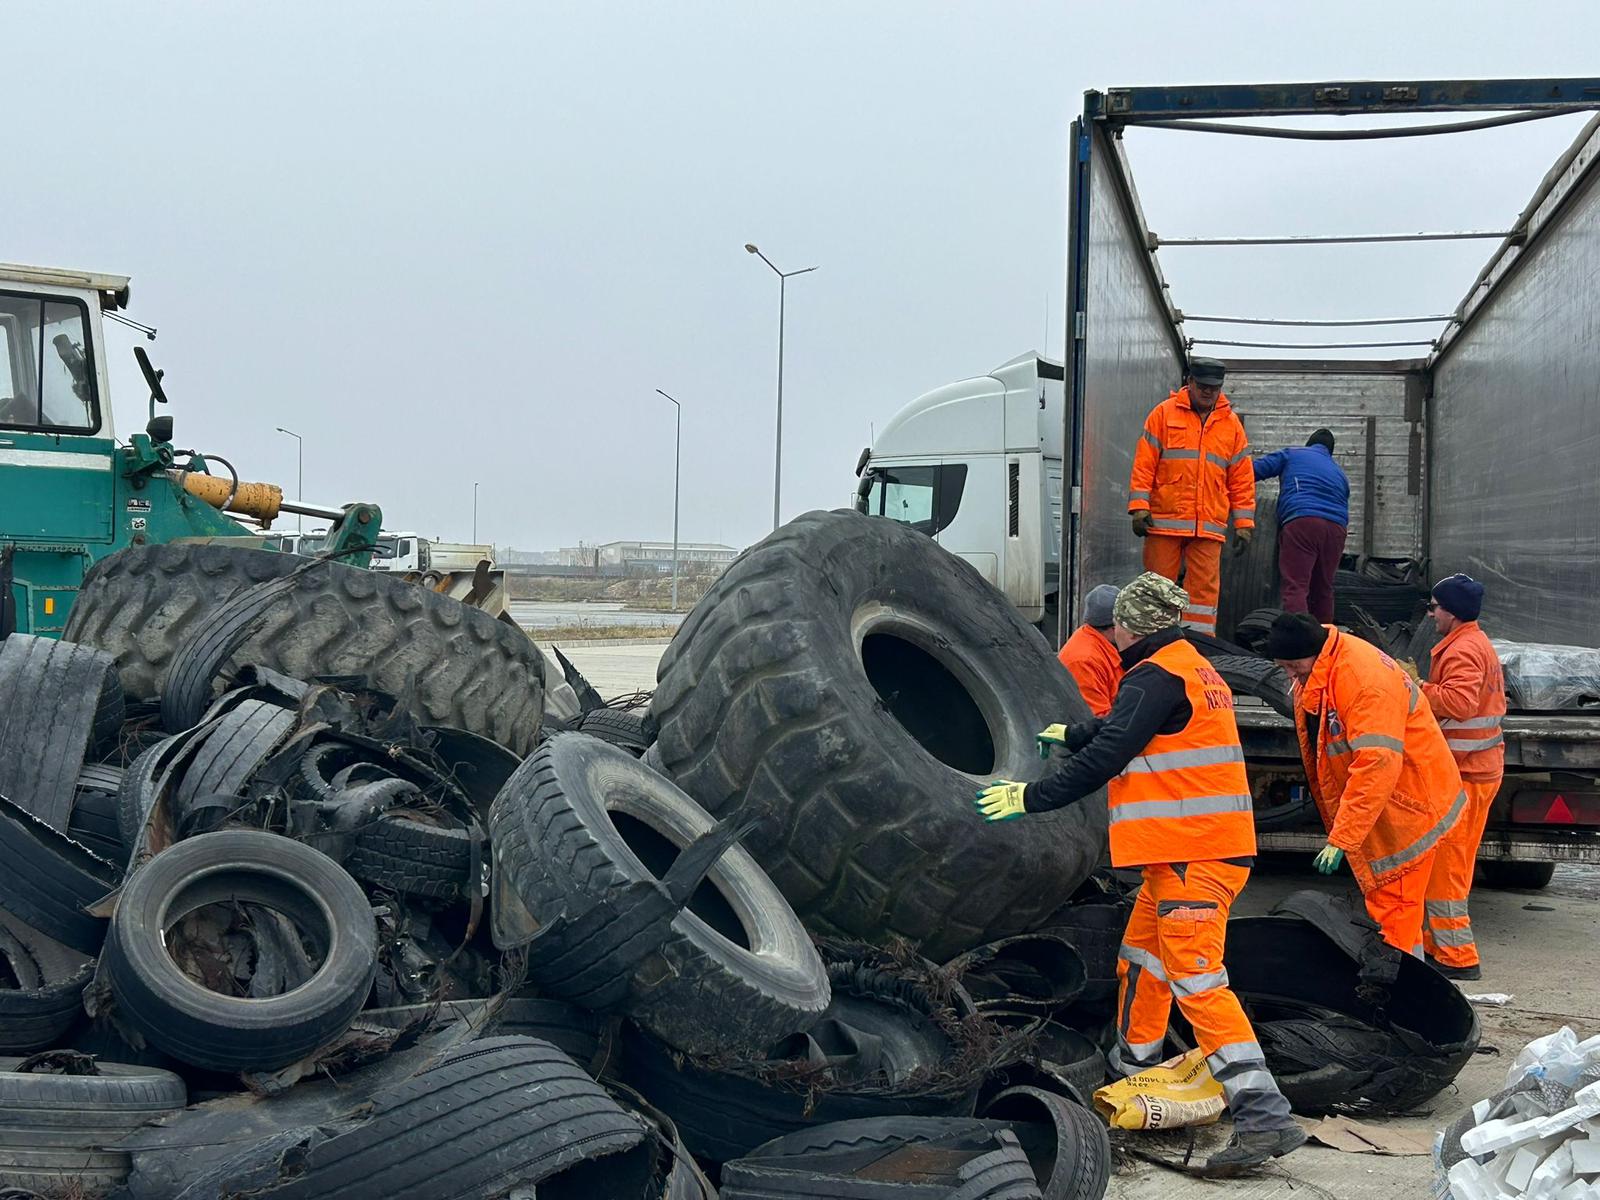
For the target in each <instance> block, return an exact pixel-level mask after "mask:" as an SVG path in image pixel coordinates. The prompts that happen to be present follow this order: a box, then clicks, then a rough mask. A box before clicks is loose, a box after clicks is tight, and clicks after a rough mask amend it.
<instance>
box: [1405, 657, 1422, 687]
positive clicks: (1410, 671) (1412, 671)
mask: <svg viewBox="0 0 1600 1200" xmlns="http://www.w3.org/2000/svg"><path fill="white" fill-rule="evenodd" d="M1400 669H1401V670H1402V671H1404V672H1405V673H1406V674H1407V675H1409V676H1411V682H1412V683H1421V682H1422V676H1421V675H1419V674H1417V664H1416V661H1415V660H1414V659H1410V658H1402V659H1401V660H1400Z"/></svg>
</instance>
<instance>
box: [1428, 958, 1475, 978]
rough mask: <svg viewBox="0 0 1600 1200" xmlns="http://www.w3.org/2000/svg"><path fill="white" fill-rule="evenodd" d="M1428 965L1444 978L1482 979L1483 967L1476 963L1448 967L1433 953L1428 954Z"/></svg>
mask: <svg viewBox="0 0 1600 1200" xmlns="http://www.w3.org/2000/svg"><path fill="white" fill-rule="evenodd" d="M1428 965H1429V966H1430V967H1432V968H1433V969H1434V970H1435V971H1437V972H1439V974H1441V975H1443V976H1444V977H1445V978H1446V979H1482V978H1483V968H1482V967H1480V966H1479V965H1478V964H1477V963H1473V964H1472V966H1470V967H1448V966H1446V965H1445V964H1444V963H1442V962H1440V961H1439V960H1438V959H1437V958H1435V957H1434V956H1433V955H1431V954H1430V955H1428Z"/></svg>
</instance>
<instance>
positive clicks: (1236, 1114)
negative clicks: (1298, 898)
mask: <svg viewBox="0 0 1600 1200" xmlns="http://www.w3.org/2000/svg"><path fill="white" fill-rule="evenodd" d="M1188 609H1189V596H1188V594H1187V593H1186V592H1185V591H1184V590H1183V589H1182V588H1181V587H1179V586H1178V585H1177V584H1175V583H1173V582H1172V581H1171V580H1169V579H1166V578H1163V577H1162V576H1160V575H1157V574H1154V573H1153V572H1148V571H1147V572H1146V573H1145V574H1143V575H1141V576H1139V578H1137V579H1135V580H1134V581H1133V582H1132V583H1130V584H1129V585H1128V586H1127V587H1125V588H1123V589H1122V591H1121V592H1119V593H1118V594H1117V600H1116V606H1115V624H1114V625H1113V627H1112V637H1113V638H1114V639H1115V640H1116V643H1117V646H1118V647H1119V648H1120V649H1121V651H1122V665H1123V666H1124V667H1125V668H1126V671H1127V674H1126V675H1124V676H1123V679H1122V685H1121V687H1120V688H1118V690H1117V696H1116V700H1115V702H1114V703H1113V704H1112V706H1111V712H1110V714H1109V715H1108V716H1106V717H1105V718H1104V719H1103V720H1100V719H1097V720H1093V721H1088V722H1084V723H1082V724H1079V725H1074V726H1073V727H1072V728H1071V729H1068V728H1066V727H1065V726H1062V725H1052V726H1050V727H1049V728H1048V729H1046V730H1044V731H1043V732H1042V733H1040V734H1039V745H1040V750H1041V752H1047V751H1048V748H1049V747H1050V746H1053V745H1064V746H1065V747H1066V748H1067V749H1068V750H1069V751H1072V756H1071V757H1070V758H1069V759H1067V760H1066V762H1065V763H1064V764H1063V766H1062V768H1061V769H1060V770H1059V771H1057V772H1056V773H1054V774H1051V775H1048V776H1046V777H1045V778H1044V779H1041V780H1039V781H1038V782H1037V783H1029V784H1022V783H1013V782H1011V781H1009V780H999V781H997V782H996V783H994V784H992V785H991V786H989V787H987V788H985V789H984V790H983V791H981V792H979V793H978V798H977V801H976V803H977V807H978V810H979V812H981V813H982V814H983V815H984V817H985V818H986V819H988V820H990V821H1003V820H1008V819H1011V818H1014V817H1020V816H1022V815H1024V814H1025V813H1037V812H1049V811H1051V810H1052V809H1057V808H1062V807H1064V806H1065V805H1068V804H1074V803H1076V802H1078V801H1079V800H1082V799H1083V798H1084V797H1085V796H1089V795H1091V794H1093V793H1094V792H1096V791H1098V790H1099V789H1100V788H1102V787H1104V788H1105V789H1106V799H1107V801H1108V804H1109V808H1110V828H1111V862H1112V864H1113V865H1114V866H1118V867H1142V868H1143V869H1144V871H1143V874H1144V884H1143V886H1142V887H1141V888H1140V889H1139V896H1138V899H1137V900H1136V901H1135V902H1134V909H1133V915H1132V916H1131V917H1130V918H1129V919H1128V928H1127V931H1126V933H1124V934H1123V945H1122V950H1121V953H1120V954H1119V956H1118V957H1119V961H1118V963H1117V975H1118V977H1119V979H1120V981H1121V996H1120V999H1119V1001H1118V1004H1117V1013H1118V1028H1117V1045H1116V1048H1115V1049H1114V1050H1113V1052H1112V1055H1111V1067H1112V1069H1113V1070H1114V1071H1116V1072H1118V1073H1119V1074H1122V1075H1131V1074H1134V1073H1135V1072H1137V1071H1139V1070H1141V1069H1143V1068H1146V1067H1150V1066H1154V1065H1155V1064H1157V1063H1159V1062H1161V1061H1162V1060H1163V1059H1164V1058H1165V1057H1166V1052H1165V1050H1164V1046H1165V1043H1166V1037H1167V1023H1168V1020H1169V1019H1170V1017H1171V1012H1172V1003H1173V1001H1174V1000H1176V1001H1177V1004H1178V1008H1179V1010H1180V1011H1181V1012H1182V1013H1183V1015H1184V1016H1185V1017H1187V1018H1188V1021H1189V1024H1190V1025H1191V1026H1192V1027H1193V1028H1194V1036H1195V1040H1196V1041H1197V1042H1198V1043H1199V1045H1200V1049H1201V1050H1202V1051H1204V1052H1205V1055H1206V1062H1207V1064H1208V1066H1209V1067H1210V1068H1211V1074H1212V1076H1213V1077H1214V1078H1215V1079H1216V1081H1217V1082H1218V1083H1220V1084H1221V1085H1222V1093H1223V1096H1224V1097H1225V1098H1226V1100H1227V1103H1228V1107H1229V1109H1230V1110H1232V1113H1233V1126H1234V1133H1233V1137H1232V1138H1231V1139H1230V1140H1229V1142H1228V1145H1227V1146H1226V1147H1225V1148H1223V1149H1222V1150H1220V1151H1218V1152H1217V1153H1216V1154H1214V1155H1212V1156H1211V1158H1210V1159H1209V1160H1208V1162H1207V1164H1206V1165H1207V1167H1208V1169H1209V1170H1211V1171H1213V1172H1216V1173H1219V1174H1222V1173H1234V1172H1236V1171H1240V1170H1243V1169H1245V1168H1247V1167H1252V1166H1256V1165H1258V1164H1260V1163H1263V1162H1265V1161H1266V1160H1267V1159H1269V1158H1273V1157H1277V1156H1278V1155H1283V1154H1287V1153H1289V1152H1290V1151H1291V1150H1293V1149H1295V1148H1296V1147H1297V1146H1300V1145H1302V1144H1303V1143H1304V1142H1305V1140H1306V1135H1305V1132H1304V1131H1303V1130H1302V1129H1301V1128H1300V1127H1299V1126H1298V1125H1296V1124H1295V1122H1294V1118H1293V1117H1292V1116H1290V1114H1289V1102H1288V1101H1287V1100H1286V1099H1284V1096H1283V1093H1282V1092H1281V1091H1279V1090H1278V1085H1277V1082H1276V1081H1275V1080H1274V1079H1273V1078H1272V1074H1271V1072H1270V1071H1268V1070H1267V1064H1266V1059H1265V1057H1264V1056H1263V1054H1262V1051H1261V1045H1260V1043H1259V1042H1258V1041H1257V1039H1256V1034H1255V1030H1254V1029H1252V1028H1251V1025H1250V1019H1249V1018H1248V1017H1246V1016H1245V1013H1244V1009H1243V1007H1241V1005H1240V1004H1239V1000H1238V997H1236V996H1235V995H1234V994H1233V991H1232V989H1230V988H1229V986H1228V972H1227V969H1226V968H1225V967H1224V966H1223V963H1222V951H1223V945H1224V942H1225V940H1226V935H1227V925H1228V910H1229V909H1230V908H1231V907H1232V905H1233V902H1234V900H1235V899H1236V898H1237V897H1238V895H1239V892H1240V890H1241V889H1242V888H1243V887H1244V885H1245V881H1246V880H1247V879H1248V878H1249V877H1250V867H1251V865H1252V864H1253V862H1254V855H1255V852H1256V830H1255V815H1254V812H1253V810H1252V806H1251V801H1250V784H1249V780H1248V779H1246V778H1245V770H1244V750H1243V749H1242V748H1241V747H1240V745H1239V727H1238V725H1237V724H1236V723H1235V721H1234V716H1233V692H1232V690H1231V689H1230V688H1229V687H1228V684H1227V682H1226V681H1225V680H1224V679H1223V678H1222V676H1220V675H1218V674H1217V672H1216V671H1215V670H1214V669H1213V668H1212V666H1211V664H1210V663H1208V662H1207V661H1206V660H1205V659H1204V658H1203V657H1201V655H1200V652H1199V651H1198V650H1196V649H1195V648H1194V646H1193V645H1191V644H1190V643H1189V641H1188V640H1187V639H1186V638H1185V637H1184V635H1183V630H1182V629H1180V628H1179V624H1180V622H1181V621H1182V619H1183V616H1184V613H1185V612H1187V611H1188Z"/></svg>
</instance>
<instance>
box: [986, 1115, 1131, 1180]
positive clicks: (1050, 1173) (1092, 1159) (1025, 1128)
mask: <svg viewBox="0 0 1600 1200" xmlns="http://www.w3.org/2000/svg"><path fill="white" fill-rule="evenodd" d="M982 1115H983V1116H984V1117H987V1118H990V1119H992V1120H1000V1121H1004V1122H1006V1123H1007V1124H1008V1125H1010V1126H1011V1127H1012V1128H1013V1129H1014V1130H1015V1131H1016V1134H1017V1140H1018V1141H1020V1142H1021V1143H1022V1148H1023V1150H1024V1151H1025V1152H1026V1153H1027V1155H1028V1161H1029V1162H1031V1163H1032V1164H1033V1166H1034V1170H1035V1173H1036V1174H1037V1176H1038V1179H1039V1193H1040V1196H1041V1197H1042V1200H1100V1198H1101V1197H1102V1196H1104V1195H1105V1194H1106V1185H1107V1184H1108V1183H1110V1181H1111V1138H1110V1136H1109V1135H1108V1134H1107V1133H1106V1126H1105V1122H1104V1121H1102V1120H1101V1119H1100V1118H1099V1117H1098V1116H1096V1115H1095V1113H1094V1111H1093V1110H1092V1109H1088V1108H1085V1107H1084V1106H1083V1105H1082V1104H1078V1103H1075V1102H1073V1101H1071V1100H1068V1099H1067V1098H1066V1097H1064V1096H1058V1095H1055V1094H1054V1093H1052V1092H1048V1091H1043V1090H1041V1089H1039V1088H1031V1087H1014V1088H1007V1089H1006V1090H1005V1091H1003V1092H1001V1093H1000V1094H999V1095H998V1096H996V1097H994V1099H992V1100H990V1101H989V1102H988V1104H986V1105H985V1106H984V1108H983V1111H982ZM1030 1127H1031V1128H1030ZM1040 1135H1043V1136H1040Z"/></svg>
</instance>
